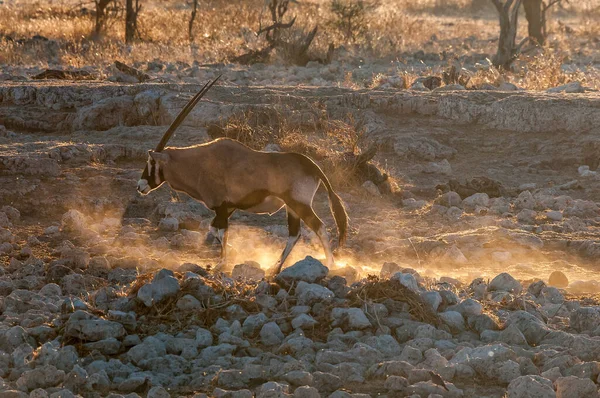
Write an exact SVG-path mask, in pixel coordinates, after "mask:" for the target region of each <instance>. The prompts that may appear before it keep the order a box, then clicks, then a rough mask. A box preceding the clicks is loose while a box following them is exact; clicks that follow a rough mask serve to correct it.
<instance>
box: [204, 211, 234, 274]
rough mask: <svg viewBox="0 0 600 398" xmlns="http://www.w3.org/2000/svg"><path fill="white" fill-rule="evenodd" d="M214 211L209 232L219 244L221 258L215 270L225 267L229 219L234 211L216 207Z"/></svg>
mask: <svg viewBox="0 0 600 398" xmlns="http://www.w3.org/2000/svg"><path fill="white" fill-rule="evenodd" d="M214 210H215V213H217V214H216V215H215V218H213V220H212V221H211V223H210V231H211V233H212V234H213V235H214V236H215V237H216V238H217V240H218V241H219V243H220V244H221V258H220V260H219V262H218V263H217V265H216V267H215V268H216V269H219V270H220V269H222V268H223V267H225V266H226V265H227V240H228V237H229V217H230V216H231V215H232V214H233V212H234V211H235V209H228V208H226V207H218V208H216V209H214Z"/></svg>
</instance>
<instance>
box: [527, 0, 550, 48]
mask: <svg viewBox="0 0 600 398" xmlns="http://www.w3.org/2000/svg"><path fill="white" fill-rule="evenodd" d="M523 8H524V9H525V18H527V22H528V24H529V26H528V30H529V38H530V39H532V40H533V41H535V42H536V43H537V44H539V45H540V46H542V45H544V41H545V40H546V37H545V35H544V31H543V30H544V21H543V17H542V0H523Z"/></svg>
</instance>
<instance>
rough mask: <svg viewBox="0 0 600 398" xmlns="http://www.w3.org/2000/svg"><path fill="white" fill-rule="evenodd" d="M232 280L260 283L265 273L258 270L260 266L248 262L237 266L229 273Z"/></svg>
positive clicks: (260, 269)
mask: <svg viewBox="0 0 600 398" xmlns="http://www.w3.org/2000/svg"><path fill="white" fill-rule="evenodd" d="M231 277H232V278H233V279H250V280H255V281H260V280H261V279H263V278H264V277H265V271H264V270H263V269H262V268H260V264H258V263H256V262H254V261H248V262H245V263H243V264H237V265H236V266H234V267H233V270H232V271H231Z"/></svg>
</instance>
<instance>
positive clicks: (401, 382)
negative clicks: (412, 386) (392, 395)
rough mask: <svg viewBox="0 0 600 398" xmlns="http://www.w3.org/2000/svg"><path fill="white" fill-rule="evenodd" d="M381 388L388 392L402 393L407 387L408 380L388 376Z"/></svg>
mask: <svg viewBox="0 0 600 398" xmlns="http://www.w3.org/2000/svg"><path fill="white" fill-rule="evenodd" d="M383 387H384V388H385V389H386V390H388V391H404V390H405V389H406V387H408V380H406V378H404V377H402V376H388V378H387V379H385V383H384V384H383Z"/></svg>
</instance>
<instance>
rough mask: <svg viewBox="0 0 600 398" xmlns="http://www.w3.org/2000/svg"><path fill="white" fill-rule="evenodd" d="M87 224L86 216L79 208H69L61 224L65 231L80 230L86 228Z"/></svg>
mask: <svg viewBox="0 0 600 398" xmlns="http://www.w3.org/2000/svg"><path fill="white" fill-rule="evenodd" d="M86 225H87V220H86V218H85V216H84V215H83V213H81V212H79V211H77V210H74V209H72V210H69V211H68V212H66V213H65V214H63V216H62V220H61V226H62V229H63V230H65V231H73V232H80V231H83V230H84V229H85V227H86Z"/></svg>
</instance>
